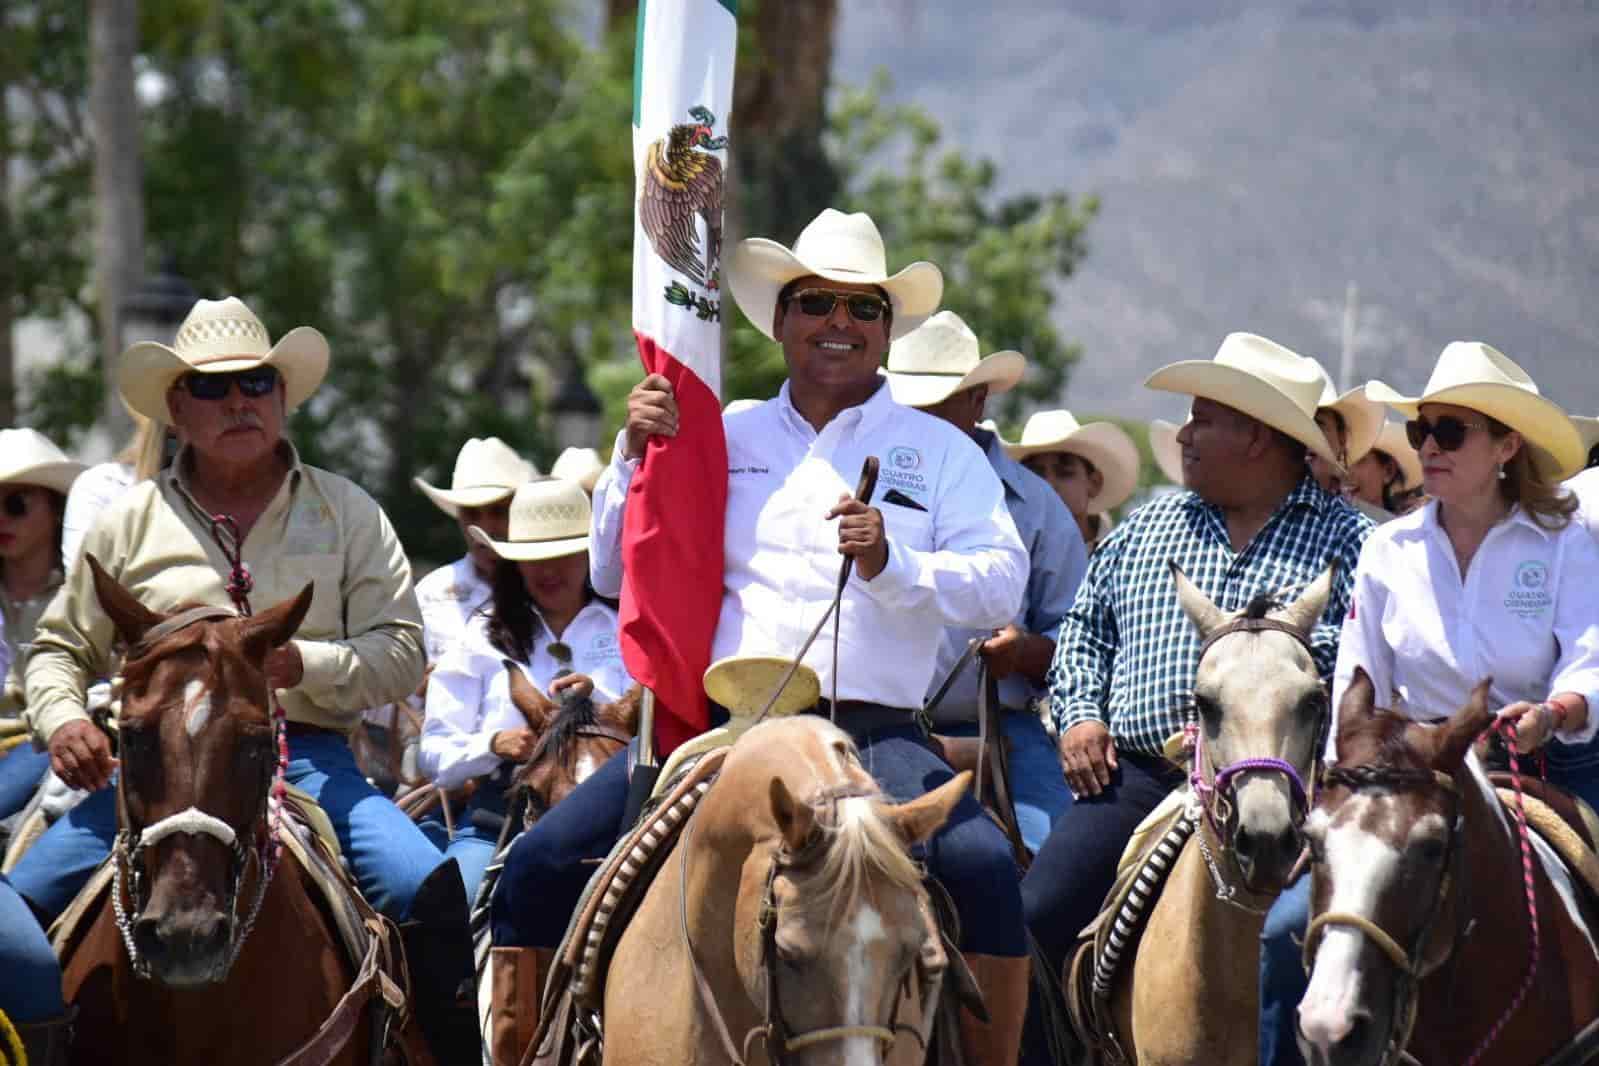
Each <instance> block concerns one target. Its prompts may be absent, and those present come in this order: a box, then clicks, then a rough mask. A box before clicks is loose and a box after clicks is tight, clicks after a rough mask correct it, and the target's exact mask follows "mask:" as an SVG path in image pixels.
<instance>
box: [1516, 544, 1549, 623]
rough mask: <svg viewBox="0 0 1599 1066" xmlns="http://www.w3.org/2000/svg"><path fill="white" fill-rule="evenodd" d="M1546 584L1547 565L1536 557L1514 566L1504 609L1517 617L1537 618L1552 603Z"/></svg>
mask: <svg viewBox="0 0 1599 1066" xmlns="http://www.w3.org/2000/svg"><path fill="white" fill-rule="evenodd" d="M1548 586H1549V567H1548V566H1547V565H1545V564H1544V563H1543V562H1542V561H1541V560H1538V559H1528V560H1526V561H1525V562H1523V563H1521V564H1519V565H1518V566H1517V567H1516V573H1515V576H1514V577H1512V578H1511V580H1510V594H1509V595H1508V596H1506V597H1505V609H1506V610H1508V611H1509V612H1510V613H1511V614H1514V615H1515V616H1516V617H1517V618H1537V617H1538V616H1539V615H1541V614H1543V613H1544V612H1545V611H1547V610H1548V609H1549V607H1550V605H1551V604H1553V603H1554V597H1553V596H1551V595H1550V594H1549V587H1548Z"/></svg>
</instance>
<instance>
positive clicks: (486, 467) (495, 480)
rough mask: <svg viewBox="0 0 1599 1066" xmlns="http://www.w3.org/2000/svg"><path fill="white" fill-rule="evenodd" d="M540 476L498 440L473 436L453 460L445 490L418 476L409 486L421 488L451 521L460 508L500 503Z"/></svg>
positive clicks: (536, 470) (533, 467) (532, 467)
mask: <svg viewBox="0 0 1599 1066" xmlns="http://www.w3.org/2000/svg"><path fill="white" fill-rule="evenodd" d="M538 476H539V472H538V468H537V467H535V466H534V465H533V464H532V463H530V462H528V461H527V460H526V459H523V458H522V457H521V456H520V455H517V454H516V452H514V451H512V450H511V446H510V445H509V444H506V443H505V442H504V441H503V440H501V439H500V438H498V437H473V438H472V439H471V440H469V441H467V442H466V443H465V444H463V445H461V451H460V454H458V455H457V456H456V457H455V473H454V474H453V475H452V476H451V478H450V487H449V488H447V489H438V488H434V487H433V486H432V485H429V484H428V483H427V482H426V481H423V480H422V479H421V478H419V477H414V478H412V479H411V484H413V485H415V486H416V487H417V488H419V489H421V490H422V492H423V494H425V495H426V496H427V498H428V499H430V500H432V501H433V502H434V504H435V505H437V507H438V509H439V510H441V511H443V512H444V513H445V514H447V515H449V516H450V517H451V518H454V517H456V516H457V515H458V514H459V513H460V509H461V508H462V507H487V506H488V505H489V504H491V503H499V502H500V501H501V500H503V499H505V498H506V497H507V496H509V495H511V494H512V493H513V492H515V491H516V490H517V487H518V486H519V485H524V484H526V483H527V482H529V481H532V480H533V479H534V478H536V477H538Z"/></svg>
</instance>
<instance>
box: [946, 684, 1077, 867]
mask: <svg viewBox="0 0 1599 1066" xmlns="http://www.w3.org/2000/svg"><path fill="white" fill-rule="evenodd" d="M1000 725H1001V726H1002V727H1003V728H1004V731H1005V739H1006V740H1008V741H1010V752H1009V759H1010V782H1011V793H1012V797H1011V798H1012V799H1013V800H1014V801H1015V803H1016V823H1017V824H1018V825H1019V826H1021V830H1022V843H1024V844H1026V845H1027V850H1028V851H1030V852H1032V853H1033V854H1034V855H1037V854H1038V852H1039V850H1040V849H1041V848H1043V846H1044V841H1045V840H1047V839H1049V831H1050V830H1051V829H1053V828H1054V826H1055V822H1056V821H1057V820H1059V818H1060V816H1061V815H1062V814H1064V813H1066V808H1067V807H1070V806H1071V805H1072V790H1071V789H1069V788H1067V787H1066V774H1065V772H1064V771H1063V770H1062V769H1061V761H1060V749H1059V748H1057V747H1056V745H1055V738H1053V737H1051V736H1050V735H1049V730H1047V729H1045V728H1044V723H1043V722H1040V721H1039V720H1038V715H1036V714H1034V713H1032V712H1031V711H1007V712H1006V713H1005V715H1004V717H1003V718H1001V719H1000ZM935 732H939V733H947V734H949V735H950V736H955V737H975V736H977V723H975V722H962V723H960V724H958V725H951V726H947V727H946V726H944V725H938V726H936V727H935Z"/></svg>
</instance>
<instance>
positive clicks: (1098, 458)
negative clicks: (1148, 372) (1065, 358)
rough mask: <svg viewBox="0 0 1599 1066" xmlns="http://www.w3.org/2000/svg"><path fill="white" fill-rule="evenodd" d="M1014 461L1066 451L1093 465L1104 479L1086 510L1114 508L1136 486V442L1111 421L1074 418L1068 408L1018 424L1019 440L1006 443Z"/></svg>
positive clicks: (1040, 414)
mask: <svg viewBox="0 0 1599 1066" xmlns="http://www.w3.org/2000/svg"><path fill="white" fill-rule="evenodd" d="M1005 451H1006V453H1008V454H1009V455H1010V457H1011V458H1012V459H1015V460H1017V461H1018V462H1019V461H1021V460H1023V459H1026V458H1027V457H1028V456H1030V455H1041V454H1044V453H1047V452H1070V453H1071V454H1073V455H1080V456H1082V457H1083V458H1084V459H1087V460H1088V461H1089V462H1090V463H1093V464H1094V469H1095V470H1098V471H1099V472H1100V475H1101V476H1102V477H1103V478H1104V481H1105V483H1104V485H1103V487H1101V488H1100V490H1099V495H1097V496H1095V497H1094V498H1093V499H1091V500H1089V501H1088V513H1089V514H1100V513H1102V512H1104V511H1110V510H1114V509H1115V508H1117V507H1120V506H1121V505H1122V504H1123V503H1125V502H1126V501H1127V498H1128V497H1129V496H1131V495H1132V494H1133V490H1134V489H1136V488H1137V487H1138V468H1139V466H1140V462H1139V458H1138V445H1136V444H1134V443H1133V438H1131V437H1129V436H1128V435H1127V433H1126V431H1124V430H1123V429H1122V428H1121V427H1120V426H1118V425H1117V424H1116V423H1114V422H1090V423H1088V424H1087V425H1083V424H1082V423H1080V422H1078V421H1077V416H1076V415H1074V414H1072V413H1071V412H1070V411H1039V412H1037V413H1035V414H1034V415H1033V416H1032V417H1031V418H1029V419H1028V420H1027V425H1025V426H1023V427H1022V439H1021V440H1020V441H1018V442H1017V443H1015V444H1006V445H1005Z"/></svg>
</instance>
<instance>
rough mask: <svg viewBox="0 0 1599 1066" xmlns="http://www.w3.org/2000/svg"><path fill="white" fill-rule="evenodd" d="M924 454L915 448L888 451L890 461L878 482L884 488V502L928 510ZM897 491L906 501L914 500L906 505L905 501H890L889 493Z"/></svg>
mask: <svg viewBox="0 0 1599 1066" xmlns="http://www.w3.org/2000/svg"><path fill="white" fill-rule="evenodd" d="M921 469H922V453H921V452H919V451H917V450H916V449H915V448H911V447H907V446H905V445H903V444H902V445H900V446H899V447H897V448H890V449H889V450H888V461H887V462H886V463H884V464H883V466H882V470H881V471H880V472H879V473H878V475H877V480H878V482H879V483H880V484H881V485H882V486H883V490H884V495H883V497H882V499H883V500H884V502H893V503H898V504H900V506H902V507H907V506H908V507H913V508H915V509H916V510H920V511H925V510H927V506H926V503H925V502H924V501H925V500H926V499H927V491H928V485H927V478H926V476H925V475H923V474H922V473H921ZM895 490H898V491H899V494H900V495H901V497H903V498H904V499H908V500H913V501H914V502H912V503H908V504H907V503H905V502H904V500H893V501H889V498H888V493H890V492H893V491H895Z"/></svg>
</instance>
